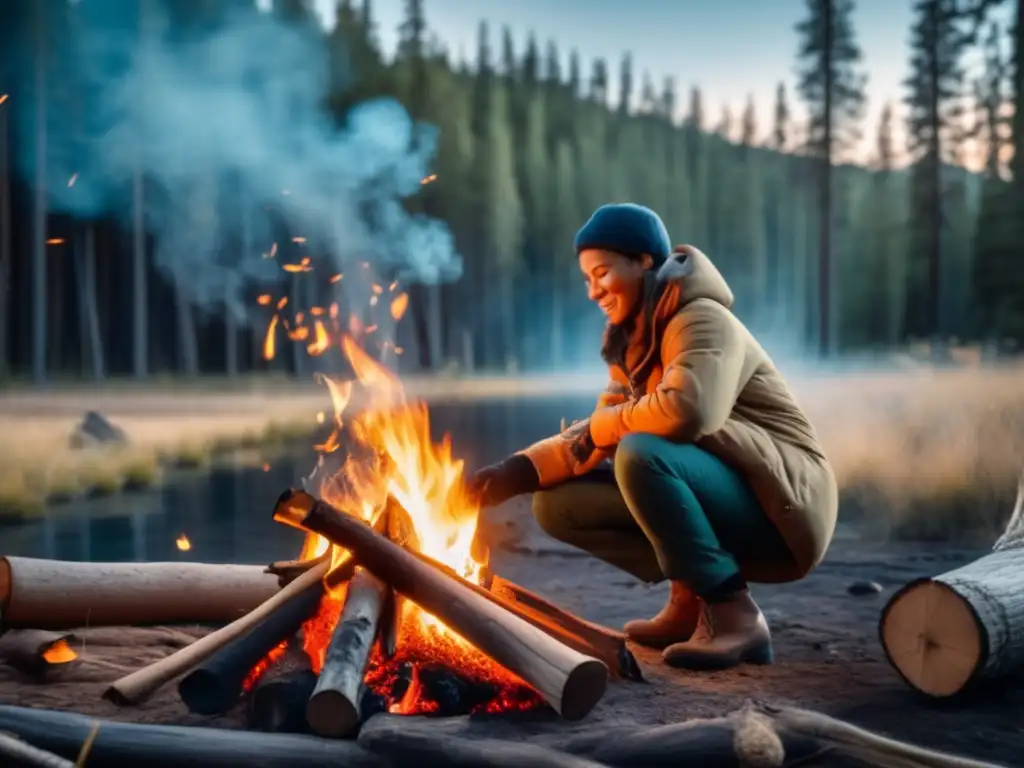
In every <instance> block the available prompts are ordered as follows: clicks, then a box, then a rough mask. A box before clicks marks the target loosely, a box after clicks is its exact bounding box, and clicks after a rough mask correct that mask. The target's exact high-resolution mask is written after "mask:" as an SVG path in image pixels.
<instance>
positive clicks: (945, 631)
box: [879, 477, 1024, 698]
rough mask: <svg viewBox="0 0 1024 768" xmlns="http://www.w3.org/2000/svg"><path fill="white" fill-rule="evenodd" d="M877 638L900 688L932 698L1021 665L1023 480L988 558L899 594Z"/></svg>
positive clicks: (911, 585) (1023, 642)
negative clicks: (901, 683)
mask: <svg viewBox="0 0 1024 768" xmlns="http://www.w3.org/2000/svg"><path fill="white" fill-rule="evenodd" d="M879 636H880V639H881V642H882V647H883V648H884V650H885V655H886V658H887V659H888V660H889V663H890V664H892V665H893V667H895V668H896V671H897V672H899V674H900V676H901V677H902V678H903V679H904V680H905V681H906V682H907V684H908V685H910V686H911V687H913V688H915V689H917V690H918V691H921V692H922V693H925V694H927V695H929V696H933V697H936V698H945V697H949V696H953V695H956V694H958V693H960V692H961V691H963V690H964V689H966V688H968V687H970V686H971V685H972V684H974V683H976V682H978V681H980V680H984V679H993V678H998V677H1003V676H1005V675H1008V674H1012V673H1013V672H1015V671H1017V670H1019V669H1021V668H1022V667H1024V477H1022V478H1021V484H1020V486H1019V488H1018V493H1017V503H1016V505H1015V507H1014V511H1013V514H1012V516H1011V517H1010V521H1009V523H1008V524H1007V527H1006V531H1005V533H1003V535H1002V536H1001V537H1000V538H999V540H998V541H997V542H996V544H995V546H994V548H993V551H992V552H991V554H988V555H986V556H984V557H982V558H980V559H978V560H975V561H974V562H972V563H969V564H967V565H965V566H963V567H961V568H957V569H956V570H953V571H949V572H948V573H944V574H941V575H939V576H934V577H931V578H924V579H917V580H916V581H913V582H911V583H909V584H907V585H906V586H905V587H903V588H902V589H900V590H899V591H898V592H897V593H896V594H894V595H893V596H892V598H891V599H890V600H889V602H888V604H887V605H886V606H885V608H884V609H883V611H882V618H881V621H880V623H879Z"/></svg>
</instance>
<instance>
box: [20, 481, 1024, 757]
mask: <svg viewBox="0 0 1024 768" xmlns="http://www.w3.org/2000/svg"><path fill="white" fill-rule="evenodd" d="M525 504H526V501H525V500H524V501H521V502H519V503H518V504H514V505H506V508H505V509H503V510H502V511H501V512H500V513H497V514H495V515H492V516H491V517H490V518H489V519H488V526H487V530H486V533H487V538H488V539H490V540H491V543H492V545H493V546H494V548H493V549H492V552H493V555H492V561H491V562H492V567H493V570H494V571H495V572H496V573H499V574H501V575H502V576H505V577H506V578H509V579H511V580H513V581H516V582H518V583H520V584H522V585H523V586H526V587H529V588H531V589H534V590H536V591H538V592H541V593H542V594H544V595H546V596H547V597H549V598H551V599H552V600H554V601H555V602H557V603H559V604H560V605H562V606H563V607H565V608H567V609H569V610H572V611H574V612H576V613H579V614H581V615H583V616H585V617H586V618H588V619H590V620H592V621H596V622H599V623H602V624H605V625H608V626H611V627H620V626H621V625H622V623H623V622H624V621H626V620H628V619H630V618H635V617H637V616H647V615H650V614H652V613H654V612H656V611H657V610H658V609H659V607H660V605H661V602H662V600H663V599H664V595H665V591H666V590H665V588H664V587H656V588H648V587H646V586H644V585H641V584H638V583H636V582H635V581H633V580H632V579H631V578H630V577H629V576H626V575H624V574H621V573H619V572H618V571H616V570H615V569H613V568H611V567H609V566H605V565H604V564H602V563H600V562H598V561H596V560H593V559H590V558H587V557H583V556H580V554H579V553H575V552H573V551H571V550H568V549H566V548H564V547H562V546H561V545H558V544H556V543H553V542H551V541H549V540H547V539H545V538H544V537H543V536H542V535H541V534H540V532H539V531H538V530H537V529H536V528H535V527H534V525H533V523H532V519H530V518H529V516H528V515H527V514H526V513H525V508H524V505H525ZM980 554H981V553H980V552H978V551H961V550H956V549H953V548H951V547H948V546H946V547H944V546H939V545H936V544H929V545H913V544H906V543H900V544H885V545H879V544H877V543H873V542H867V541H864V540H861V539H860V538H859V537H858V536H857V535H856V534H854V533H852V532H851V531H847V530H840V532H839V534H838V535H837V539H836V541H835V543H834V545H833V547H832V549H831V551H830V552H829V555H828V557H827V559H826V561H825V562H824V563H823V564H822V565H821V567H820V568H819V569H818V570H817V571H816V572H815V573H814V574H813V575H812V576H811V577H809V578H808V579H806V580H805V581H803V582H801V583H798V584H793V585H785V586H772V587H755V595H756V597H757V599H758V601H759V602H760V604H761V606H762V608H763V609H764V610H765V613H766V615H767V616H768V619H769V622H770V624H771V627H772V631H773V634H774V640H775V648H776V663H775V664H774V665H773V666H770V667H744V668H740V669H735V670H731V671H727V672H719V673H710V674H709V673H701V674H696V673H686V672H681V671H677V670H671V669H669V668H667V667H665V666H664V665H662V664H661V660H660V656H659V655H658V654H657V653H654V652H649V651H645V650H643V649H640V648H637V649H635V652H636V655H637V658H638V660H639V661H640V663H641V666H642V667H643V669H644V673H645V675H646V678H647V682H646V683H645V684H641V683H614V684H612V685H611V686H610V687H609V690H608V692H607V694H606V696H605V698H604V699H603V701H602V702H601V703H600V704H599V705H598V707H597V708H596V709H595V710H594V711H593V712H592V713H591V714H590V715H589V716H588V717H587V718H585V719H584V720H583V721H581V722H578V723H563V722H559V721H557V720H555V719H554V718H553V717H536V716H534V717H531V718H527V719H525V721H523V720H522V719H512V718H504V719H490V718H489V719H469V718H449V719H447V720H444V721H437V720H433V721H426V722H424V719H422V718H409V722H408V726H407V727H409V728H411V729H429V732H430V733H434V734H436V733H437V732H438V729H442V730H443V731H450V732H452V733H459V734H461V735H467V736H479V737H492V738H493V737H497V738H502V737H508V738H515V739H517V740H522V739H523V737H524V735H525V736H527V737H528V738H529V739H531V740H533V741H536V742H538V743H546V744H549V745H552V746H557V745H559V744H561V743H563V742H565V741H566V740H568V739H569V738H570V737H572V736H576V735H579V734H581V733H584V732H588V731H592V730H599V729H608V728H610V727H613V726H614V727H619V726H623V725H630V724H636V725H653V724H661V723H670V722H678V721H682V720H687V719H691V718H696V717H709V716H715V715H722V714H725V713H727V712H730V711H732V710H735V709H737V708H739V707H740V706H741V705H742V704H743V703H744V701H745V700H747V699H755V700H760V701H767V702H780V703H789V704H795V705H798V706H801V707H806V708H811V709H817V710H820V711H823V712H826V713H828V714H830V715H833V716H836V717H840V718H842V719H846V720H849V721H852V722H854V723H856V724H858V725H862V726H865V727H868V728H871V729H873V730H877V731H881V732H884V733H887V734H889V735H891V736H895V737H897V738H900V739H904V740H908V741H912V742H916V743H919V744H922V745H927V746H930V747H932V748H937V749H943V750H948V751H951V752H955V753H958V754H961V755H964V756H971V757H975V758H981V759H987V760H990V761H994V762H997V763H1000V764H1004V765H1007V766H1012V765H1018V766H1019V765H1022V764H1024V758H1022V756H1024V728H1022V724H1024V681H1022V680H1015V681H1010V682H1007V681H1003V682H1002V683H1001V684H1000V685H997V686H992V687H989V688H988V689H987V690H985V691H983V692H981V693H979V694H975V695H973V696H972V697H971V698H970V699H968V700H964V701H959V702H957V703H954V704H945V705H937V704H934V703H930V702H927V701H925V700H923V699H922V698H920V697H918V696H916V695H914V694H913V693H912V692H911V691H909V690H908V689H907V688H906V686H905V685H904V684H903V683H902V682H901V681H900V679H899V678H898V677H897V675H896V673H895V672H894V671H893V670H892V669H891V668H890V667H889V665H888V664H887V663H886V662H885V660H884V658H883V655H882V651H881V649H880V645H879V642H878V639H877V622H878V617H879V613H880V611H881V608H882V606H883V605H884V603H885V600H886V599H887V597H888V596H889V595H890V594H892V592H893V590H894V589H896V588H898V587H899V586H901V585H902V584H904V583H906V582H907V581H909V580H911V579H913V578H915V577H917V576H922V575H929V574H936V573H940V572H943V571H946V570H950V569H952V568H955V567H957V566H958V565H959V564H961V563H964V562H966V561H968V560H971V559H974V558H975V557H977V556H979V555H980ZM286 555H287V553H282V556H286ZM856 581H874V582H877V583H878V584H880V585H881V586H882V588H883V589H882V592H881V593H880V594H874V595H870V596H853V595H851V594H848V592H847V587H848V586H849V585H850V584H851V583H853V582H856ZM183 631H187V632H189V633H191V634H194V635H195V634H200V633H201V630H183ZM85 638H86V645H85V649H84V651H82V662H81V663H80V664H78V665H77V667H76V668H75V670H74V671H73V673H72V672H70V671H69V673H67V676H66V677H64V678H63V679H57V680H53V681H51V682H48V683H42V684H39V683H30V682H28V681H26V680H24V679H22V678H20V677H19V675H18V674H17V673H15V672H14V671H13V670H11V669H10V668H6V667H2V666H0V703H6V704H16V705H22V706H32V707H48V708H54V709H65V710H72V711H76V712H80V713H83V714H88V715H93V716H96V717H103V718H112V719H118V720H126V721H134V722H147V723H169V724H194V725H213V726H221V727H239V726H240V725H241V723H242V720H243V714H242V707H241V706H239V707H236V709H235V710H233V711H232V712H231V713H229V714H228V715H225V716H223V717H218V718H207V717H201V716H196V715H190V714H189V713H188V712H187V711H186V710H185V708H184V706H183V705H182V704H181V702H180V701H179V700H178V697H177V693H176V690H175V686H173V685H171V686H167V687H166V688H165V689H163V690H162V691H160V692H158V694H157V695H155V696H154V697H153V698H152V699H151V700H150V701H148V702H146V703H144V704H142V705H141V706H138V707H132V708H125V709H118V708H117V707H115V706H114V705H113V704H110V703H107V702H105V701H103V700H102V699H101V698H100V694H101V692H102V690H103V689H104V688H105V686H106V684H107V683H109V682H110V681H111V680H112V679H114V678H117V677H119V676H120V675H121V674H123V673H124V672H127V671H130V670H131V669H135V668H137V667H139V666H141V665H143V664H145V663H147V662H150V661H152V660H155V659H157V658H160V657H161V656H162V655H165V654H167V653H169V652H170V651H171V650H172V649H173V647H174V646H175V643H180V642H181V638H180V637H179V636H177V633H174V634H169V633H167V632H166V631H161V630H144V629H135V630H128V631H124V630H120V629H116V628H112V629H92V630H89V631H88V632H87V633H85ZM126 639H127V640H128V641H129V645H127V646H126V645H125V641H126Z"/></svg>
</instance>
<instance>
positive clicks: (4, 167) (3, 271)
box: [0, 104, 11, 380]
mask: <svg viewBox="0 0 1024 768" xmlns="http://www.w3.org/2000/svg"><path fill="white" fill-rule="evenodd" d="M7 153H8V149H7V108H6V106H5V105H3V104H0V380H2V379H5V378H7V376H8V375H9V374H10V361H9V360H8V359H7V332H8V323H9V318H8V316H7V313H8V310H9V308H10V303H9V301H8V299H9V298H10V284H11V179H10V168H9V167H8V154H7Z"/></svg>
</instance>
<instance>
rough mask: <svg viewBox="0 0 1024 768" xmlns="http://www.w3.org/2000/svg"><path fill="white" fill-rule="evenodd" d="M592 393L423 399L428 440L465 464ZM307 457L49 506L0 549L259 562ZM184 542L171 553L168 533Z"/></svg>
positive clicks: (583, 408)
mask: <svg viewBox="0 0 1024 768" xmlns="http://www.w3.org/2000/svg"><path fill="white" fill-rule="evenodd" d="M592 406H593V401H592V400H590V399H580V398H550V399H548V398H545V399H542V400H537V399H531V400H516V401H508V402H486V403H474V404H471V405H448V406H435V407H432V408H431V422H432V426H433V431H434V433H435V434H434V436H435V439H440V437H441V435H442V434H443V433H444V432H449V433H450V434H451V435H452V441H453V446H454V451H455V453H456V455H457V456H459V457H461V458H463V459H465V461H466V464H467V466H468V468H469V470H470V471H472V470H473V469H476V468H478V467H481V466H483V465H485V464H487V463H490V462H492V461H497V460H499V459H501V458H503V457H504V456H506V455H508V454H509V453H511V452H513V451H515V450H517V449H519V448H522V447H523V446H525V445H527V444H528V443H530V442H532V441H533V440H537V439H540V438H542V437H545V436H547V435H549V434H551V433H552V432H554V431H556V430H557V429H558V424H559V421H560V420H561V419H562V418H563V417H564V418H566V419H567V420H572V419H575V418H581V417H583V416H586V415H587V414H588V413H589V412H590V408H591V407H592ZM315 461H316V456H315V454H314V453H313V452H312V451H311V450H299V451H296V452H293V453H291V454H288V455H284V456H280V457H278V458H277V459H275V460H273V461H271V462H270V466H269V468H268V469H267V470H266V471H264V468H263V467H261V466H254V467H246V468H233V467H225V468H218V469H215V470H213V471H211V472H209V473H205V474H200V473H192V474H188V475H183V476H181V477H180V478H177V479H174V480H173V481H172V482H168V483H167V484H166V485H165V486H164V487H163V488H161V489H159V490H156V491H152V492H146V493H136V494H127V495H123V496H118V497H114V498H109V499H90V500H85V501H80V502H75V503H73V504H67V505H62V506H59V507H55V508H54V509H53V510H51V511H50V512H49V513H48V514H47V515H45V516H44V517H43V518H42V519H40V520H38V521H35V522H32V523H30V524H25V525H18V526H10V527H0V554H7V555H22V556H27V557H45V558H52V559H57V560H92V561H105V562H130V561H140V562H141V561H147V560H182V561H186V560H191V561H202V562H237V563H267V562H270V561H272V560H279V559H284V558H288V557H291V556H293V555H294V553H296V552H298V549H299V546H300V544H301V541H302V534H301V533H299V532H298V531H295V530H292V529H289V528H285V527H284V526H281V525H279V524H277V523H274V522H273V520H272V519H271V509H272V506H273V504H274V502H275V501H276V499H277V497H278V496H279V495H280V494H281V492H282V491H283V490H284V489H286V488H288V487H290V486H295V485H299V484H300V483H301V479H302V477H303V476H304V475H306V474H308V473H309V471H310V470H311V469H312V468H313V466H314V463H315ZM181 533H185V534H186V535H187V536H188V538H189V540H190V541H191V543H192V548H191V549H190V550H189V551H187V552H179V551H178V549H177V547H176V545H175V539H176V538H177V537H178V535H179V534H181Z"/></svg>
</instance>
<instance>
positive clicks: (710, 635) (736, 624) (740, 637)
mask: <svg viewBox="0 0 1024 768" xmlns="http://www.w3.org/2000/svg"><path fill="white" fill-rule="evenodd" d="M701 605H702V610H701V612H700V621H699V622H698V624H697V629H696V630H695V631H694V633H693V637H691V638H690V639H689V640H688V641H687V642H685V643H676V644H675V645H670V646H669V647H668V648H666V649H665V651H664V653H663V654H662V656H663V658H664V659H665V662H666V663H667V664H669V665H670V666H673V667H683V668H685V669H726V668H728V667H734V666H736V665H738V664H743V663H747V664H771V663H772V638H771V634H770V633H769V631H768V622H767V621H765V618H764V614H762V613H761V609H760V608H758V607H757V603H755V602H754V599H753V598H752V597H751V596H750V592H749V591H748V590H743V591H742V592H737V593H736V595H734V596H733V597H731V598H730V599H728V600H726V601H724V602H720V603H713V604H710V605H709V604H706V603H704V602H703V601H702V602H701Z"/></svg>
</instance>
